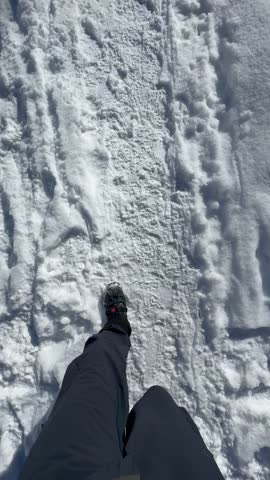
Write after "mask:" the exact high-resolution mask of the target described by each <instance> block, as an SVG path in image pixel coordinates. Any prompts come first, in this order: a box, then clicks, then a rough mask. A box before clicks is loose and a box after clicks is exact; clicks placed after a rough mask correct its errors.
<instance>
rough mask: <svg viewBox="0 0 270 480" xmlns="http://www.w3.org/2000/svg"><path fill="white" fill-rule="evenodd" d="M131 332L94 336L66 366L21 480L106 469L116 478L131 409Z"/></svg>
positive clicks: (75, 478) (74, 477)
mask: <svg viewBox="0 0 270 480" xmlns="http://www.w3.org/2000/svg"><path fill="white" fill-rule="evenodd" d="M129 348H130V339H129V335H128V332H127V331H125V329H123V327H119V326H118V325H114V326H109V329H104V330H102V331H100V332H99V333H98V334H97V335H94V336H93V337H91V338H90V339H89V340H88V341H87V342H86V345H85V349H84V351H83V353H82V354H81V355H80V356H79V357H77V358H76V359H75V360H74V361H73V362H72V363H71V364H70V366H69V367H68V369H67V371H66V374H65V377H64V380H63V384H62V388H61V391H60V393H59V396H58V398H57V401H56V403H55V405H54V408H53V410H52V412H51V414H50V416H49V419H48V421H47V422H46V423H45V425H44V427H43V429H42V431H41V433H40V435H39V437H38V439H37V441H36V443H35V444H34V446H33V448H32V450H31V452H30V454H29V456H28V458H27V459H26V462H25V464H24V467H23V470H22V472H21V476H20V477H19V480H33V479H35V480H45V479H46V480H48V479H50V480H67V479H68V480H83V479H88V478H89V477H90V475H91V474H93V473H94V472H97V471H99V470H100V469H105V470H106V471H107V472H108V475H109V477H108V478H110V476H111V478H113V477H114V476H115V477H117V476H118V473H119V464H120V461H121V459H122V453H123V436H124V429H125V424H126V419H127V416H128V411H129V403H128V386H127V380H126V358H127V355H128V351H129Z"/></svg>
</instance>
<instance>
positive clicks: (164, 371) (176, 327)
mask: <svg viewBox="0 0 270 480" xmlns="http://www.w3.org/2000/svg"><path fill="white" fill-rule="evenodd" d="M238 3H239V4H238V5H233V4H232V2H230V1H229V0H227V1H226V0H224V1H221V0H220V1H218V2H212V1H210V0H200V1H199V0H140V1H139V0H138V1H137V0H125V1H124V0H123V1H118V2H115V1H113V0H106V1H103V2H98V1H91V2H89V1H88V0H80V1H76V0H70V1H66V0H62V1H60V0H45V1H44V2H33V1H32V0H31V1H30V0H3V1H2V2H1V5H0V66H1V69H0V142H1V143H0V228H1V235H0V250H1V255H0V262H1V268H0V272H1V276H0V295H1V302H0V319H1V344H0V415H1V424H0V425H1V427H0V468H1V472H2V475H0V478H1V479H8V480H9V479H14V478H16V476H17V475H18V472H19V469H20V467H21V464H22V462H23V460H24V457H25V455H27V453H28V451H29V448H30V447H31V445H32V443H33V441H34V439H35V438H36V436H37V435H38V432H39V430H40V424H41V422H42V421H43V419H44V418H46V415H47V414H48V413H49V411H50V408H51V406H52V404H53V401H54V400H55V398H56V395H57V392H58V391H59V388H60V385H61V381H62V378H63V374H64V372H65V368H66V367H67V365H68V363H69V362H70V361H71V360H72V359H73V358H74V356H76V355H79V354H80V353H81V351H82V348H83V345H84V342H85V341H86V339H87V338H88V336H89V335H91V334H93V333H96V332H98V331H99V329H100V327H101V321H102V314H101V311H100V305H99V298H100V294H101V292H102V288H103V287H104V286H105V285H106V284H107V283H108V282H109V281H113V280H116V281H120V282H121V283H122V284H123V285H124V287H125V289H126V291H127V294H128V297H129V298H130V303H129V312H130V313H129V318H130V322H131V324H132V327H133V334H132V338H131V340H132V348H131V351H130V355H129V358H128V379H129V388H130V407H132V406H133V404H134V403H135V402H136V401H137V400H138V399H139V398H140V397H141V395H142V394H143V393H144V392H145V390H146V389H147V388H149V387H150V386H151V385H154V384H160V385H163V386H165V388H167V389H169V391H170V392H171V394H172V396H173V398H174V399H175V401H176V402H177V403H178V404H179V405H183V406H185V407H186V408H187V409H188V410H189V412H190V413H191V415H192V416H193V418H194V419H195V421H196V423H197V424H198V426H199V428H200V430H201V432H202V435H203V437H204V439H205V442H206V443H207V445H208V446H209V448H210V449H211V451H212V453H213V454H214V455H215V458H216V460H217V462H218V464H219V466H220V468H221V470H222V472H223V474H224V476H225V478H226V479H232V480H233V479H238V480H239V479H250V480H251V479H256V480H257V479H267V478H269V469H270V460H269V452H270V439H269V427H270V409H269V402H270V366H269V350H270V348H269V345H270V342H269V334H270V310H269V305H270V277H269V264H270V260H269V259H270V251H269V239H270V218H269V211H270V210H269V208H268V206H269V203H270V202H269V185H268V182H267V178H268V176H269V172H268V171H269V167H268V164H267V163H268V151H269V146H270V138H269V133H268V131H267V127H266V125H268V124H269V120H270V119H269V115H270V114H269V113H268V112H269V111H270V108H269V100H268V99H269V98H270V95H269V88H270V87H269V83H268V82H267V81H266V80H267V78H268V77H267V75H268V73H269V72H270V65H269V58H270V57H269V51H268V49H267V47H265V48H264V49H263V48H262V40H261V39H262V38H263V39H264V40H265V39H268V40H270V39H269V33H268V30H269V28H268V23H267V16H269V6H268V5H267V3H266V2H264V1H263V0H260V1H259V2H258V3H257V4H256V5H255V6H254V5H253V2H251V0H248V1H247V2H245V4H244V2H243V1H242V2H238ZM243 5H244V8H243ZM257 25H260V30H259V29H258V28H257ZM265 45H267V44H266V40H265ZM268 57H269V58H268ZM268 76H269V75H268Z"/></svg>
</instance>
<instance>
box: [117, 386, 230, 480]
mask: <svg viewBox="0 0 270 480" xmlns="http://www.w3.org/2000/svg"><path fill="white" fill-rule="evenodd" d="M125 448H126V453H127V455H132V456H133V458H134V459H135V461H136V463H137V465H138V468H139V470H140V473H141V475H142V479H143V480H164V479H165V478H168V479H170V480H179V479H180V478H183V479H185V480H224V479H223V476H222V474H221V473H220V471H219V469H218V467H217V465H216V463H215V460H214V457H213V455H212V454H211V453H210V452H209V450H208V449H207V448H206V446H205V444H204V442H203V439H202V437H201V435H200V433H199V430H198V428H197V426H196V425H195V423H194V422H193V420H192V419H191V417H190V415H189V413H188V412H187V411H186V410H185V409H184V408H181V407H178V405H177V404H176V403H175V401H174V400H173V398H172V397H171V395H170V394H169V393H168V392H167V390H165V389H164V388H163V387H159V386H154V387H151V388H150V389H149V390H148V391H147V392H146V393H145V394H144V396H143V397H142V398H141V399H140V400H139V401H138V402H137V403H136V405H134V407H133V409H132V410H131V412H130V413H129V416H128V419H127V427H126V438H125Z"/></svg>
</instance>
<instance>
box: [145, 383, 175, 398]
mask: <svg viewBox="0 0 270 480" xmlns="http://www.w3.org/2000/svg"><path fill="white" fill-rule="evenodd" d="M146 393H147V395H151V396H154V397H164V396H168V395H169V396H171V395H170V393H169V392H168V390H166V388H164V387H161V386H160V385H152V387H150V388H148V390H147V392H146Z"/></svg>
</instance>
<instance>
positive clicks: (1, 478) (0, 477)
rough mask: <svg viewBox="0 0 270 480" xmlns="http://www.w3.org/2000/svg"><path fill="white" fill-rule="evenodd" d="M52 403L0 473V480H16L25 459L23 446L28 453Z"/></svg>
mask: <svg viewBox="0 0 270 480" xmlns="http://www.w3.org/2000/svg"><path fill="white" fill-rule="evenodd" d="M54 403H55V401H53V402H52V405H51V406H50V407H49V408H48V410H47V413H46V414H45V415H44V416H43V417H42V419H41V420H40V421H39V423H38V424H37V425H36V426H35V427H34V428H33V430H32V431H31V432H30V433H29V434H28V435H27V437H26V438H25V440H24V442H23V443H21V445H19V447H18V448H17V450H16V452H15V453H14V455H13V458H12V460H11V462H10V464H9V466H8V467H7V469H6V470H5V471H4V472H2V473H0V480H17V478H18V477H19V474H20V472H21V469H22V466H23V464H24V462H25V459H26V454H25V445H27V447H28V451H30V449H31V447H32V445H33V444H34V443H35V441H36V439H37V438H38V436H39V434H40V432H41V431H42V425H43V424H44V423H45V422H46V420H47V418H48V416H49V414H50V412H51V410H52V407H53V405H54Z"/></svg>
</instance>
